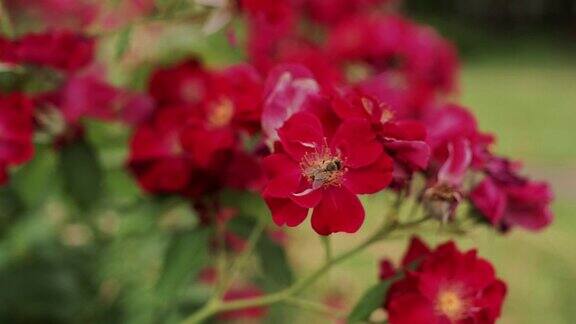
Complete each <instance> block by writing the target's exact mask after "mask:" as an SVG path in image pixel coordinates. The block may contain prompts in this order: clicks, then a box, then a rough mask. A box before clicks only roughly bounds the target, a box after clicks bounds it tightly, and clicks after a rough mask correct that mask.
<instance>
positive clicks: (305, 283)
mask: <svg viewBox="0 0 576 324" xmlns="http://www.w3.org/2000/svg"><path fill="white" fill-rule="evenodd" d="M397 227H398V224H397V223H396V222H393V223H390V224H388V225H386V226H384V227H383V228H380V229H379V230H378V231H376V233H374V234H373V235H372V236H370V237H369V238H368V239H367V240H366V241H364V242H363V243H361V244H360V245H358V246H356V247H355V248H353V249H351V250H350V251H348V252H345V253H343V254H341V255H339V256H338V257H335V258H333V259H332V260H330V261H328V262H326V263H325V264H324V265H323V266H322V267H320V268H319V269H318V270H316V271H315V272H313V273H312V274H310V275H309V276H308V277H305V278H303V279H302V280H300V281H298V282H296V283H295V284H294V285H293V286H291V287H289V288H287V289H284V290H282V291H279V292H277V293H273V294H270V295H266V296H262V297H256V298H249V299H242V300H237V301H230V302H225V303H220V302H218V300H216V301H212V302H209V303H208V304H207V305H206V306H205V307H204V308H202V309H201V310H200V311H198V312H197V313H195V314H193V315H192V316H191V317H189V318H187V319H186V320H184V322H183V323H184V324H197V323H202V322H203V321H205V320H206V319H208V318H210V317H211V316H213V315H215V314H217V313H220V312H229V311H235V310H240V309H246V308H252V307H262V306H267V305H271V304H275V303H279V302H282V301H284V300H286V299H288V298H291V297H293V296H296V295H298V294H299V293H301V292H302V291H303V290H305V289H306V288H308V287H309V286H310V285H312V284H313V283H315V282H316V281H317V280H318V279H319V278H321V277H322V276H323V275H324V274H326V272H327V271H328V270H330V268H332V267H333V266H335V265H337V264H339V263H341V262H343V261H345V260H347V259H349V258H351V257H352V256H354V255H356V254H357V253H359V252H361V251H363V250H364V249H365V248H367V247H368V246H370V245H372V244H373V243H375V242H378V241H380V240H381V239H383V238H385V237H386V236H387V235H388V234H389V233H390V232H392V231H393V230H395V229H396V228H397Z"/></svg>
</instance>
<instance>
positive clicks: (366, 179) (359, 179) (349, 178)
mask: <svg viewBox="0 0 576 324" xmlns="http://www.w3.org/2000/svg"><path fill="white" fill-rule="evenodd" d="M393 164H394V162H393V161H392V159H391V158H390V157H388V156H387V155H385V154H382V155H381V157H380V158H379V159H378V160H377V161H376V162H374V163H372V164H370V165H368V166H366V167H363V168H359V169H352V168H350V169H349V170H348V171H346V174H345V176H344V185H345V186H346V188H348V190H350V192H352V193H355V194H372V193H376V192H378V191H380V190H382V189H384V188H386V187H387V186H388V185H389V184H390V182H391V181H392V171H393Z"/></svg>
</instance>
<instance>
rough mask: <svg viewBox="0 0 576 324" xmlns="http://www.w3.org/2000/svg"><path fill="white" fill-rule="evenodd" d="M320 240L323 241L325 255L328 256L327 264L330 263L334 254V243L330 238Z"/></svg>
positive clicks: (322, 237)
mask: <svg viewBox="0 0 576 324" xmlns="http://www.w3.org/2000/svg"><path fill="white" fill-rule="evenodd" d="M320 240H321V241H322V246H324V253H325V254H326V262H330V260H332V258H333V257H334V256H333V252H332V242H331V241H330V236H321V237H320Z"/></svg>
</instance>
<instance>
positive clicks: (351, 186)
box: [263, 112, 392, 235]
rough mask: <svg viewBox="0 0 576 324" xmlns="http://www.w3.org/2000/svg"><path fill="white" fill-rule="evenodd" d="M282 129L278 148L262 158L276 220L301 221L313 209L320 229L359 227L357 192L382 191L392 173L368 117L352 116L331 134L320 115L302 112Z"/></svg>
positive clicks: (293, 223) (281, 222) (266, 193)
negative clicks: (366, 118)
mask: <svg viewBox="0 0 576 324" xmlns="http://www.w3.org/2000/svg"><path fill="white" fill-rule="evenodd" d="M278 134H279V137H280V144H281V149H280V151H279V152H277V153H275V154H272V155H270V156H268V157H266V158H265V159H264V161H263V166H264V170H265V172H266V174H267V177H268V183H267V185H266V187H265V189H264V192H263V196H264V198H265V199H266V202H267V203H268V206H269V207H270V209H271V211H272V216H273V219H274V221H275V222H276V224H278V225H288V226H297V225H299V224H300V223H301V222H302V221H303V220H304V219H305V218H306V216H307V213H308V209H313V210H314V211H313V213H312V227H313V228H314V230H315V231H316V232H317V233H318V234H321V235H329V234H331V233H336V232H347V233H354V232H356V231H357V230H358V229H359V228H360V226H361V225H362V223H363V222H364V208H363V207H362V204H361V203H360V201H359V200H358V198H357V196H356V195H358V194H371V193H375V192H378V191H380V190H382V189H384V188H385V187H386V186H387V185H388V184H389V183H390V181H391V179H392V160H391V159H390V158H389V157H388V156H387V155H386V154H385V153H384V151H383V147H382V145H381V144H380V143H379V142H378V141H377V139H376V134H375V133H374V132H373V131H372V129H371V126H370V123H369V122H368V121H367V120H364V119H360V118H351V119H348V120H345V121H344V122H342V124H341V125H340V126H339V127H338V129H337V130H336V131H335V133H334V134H327V133H326V130H325V127H324V126H323V125H322V123H321V122H320V120H319V119H318V117H316V116H315V115H313V114H311V113H308V112H300V113H297V114H294V115H293V116H292V117H291V118H290V119H288V121H286V123H285V124H284V126H283V127H282V128H280V129H279V130H278Z"/></svg>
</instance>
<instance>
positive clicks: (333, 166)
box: [322, 159, 342, 172]
mask: <svg viewBox="0 0 576 324" xmlns="http://www.w3.org/2000/svg"><path fill="white" fill-rule="evenodd" d="M340 170H342V161H340V160H339V159H333V160H330V161H328V162H327V163H326V165H325V166H324V169H323V170H322V171H324V172H334V171H340Z"/></svg>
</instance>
